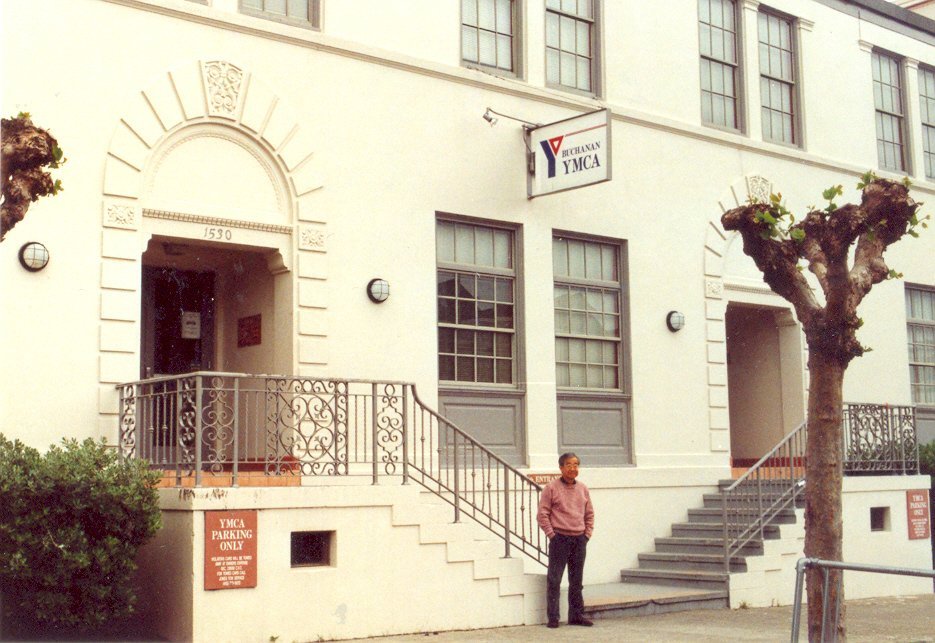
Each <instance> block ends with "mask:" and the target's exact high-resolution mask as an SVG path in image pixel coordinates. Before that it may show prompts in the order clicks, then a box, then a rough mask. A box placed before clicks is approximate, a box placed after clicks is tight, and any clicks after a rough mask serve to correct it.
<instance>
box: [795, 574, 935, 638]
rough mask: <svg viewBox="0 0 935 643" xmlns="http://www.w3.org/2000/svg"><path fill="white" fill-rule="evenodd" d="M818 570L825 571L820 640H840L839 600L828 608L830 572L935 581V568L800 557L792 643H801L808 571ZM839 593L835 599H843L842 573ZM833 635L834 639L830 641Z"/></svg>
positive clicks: (796, 580) (838, 576)
mask: <svg viewBox="0 0 935 643" xmlns="http://www.w3.org/2000/svg"><path fill="white" fill-rule="evenodd" d="M811 567H814V568H818V569H820V570H821V571H822V611H821V638H820V639H819V640H820V641H821V642H822V643H825V641H836V640H837V629H838V621H839V619H840V615H841V604H840V600H836V601H834V604H833V605H829V602H830V601H829V597H830V596H831V595H832V594H831V574H830V573H829V572H830V571H831V570H835V571H841V572H844V571H855V572H869V573H873V574H895V575H899V576H917V577H921V578H932V579H935V569H912V568H909V567H889V566H886V565H865V564H861V563H844V562H840V561H835V560H822V559H820V558H800V559H799V561H798V562H797V563H796V565H795V595H794V597H793V603H792V605H793V607H792V636H791V641H792V643H798V641H799V629H800V627H801V622H802V589H803V587H804V585H805V583H804V580H805V571H806V570H807V569H808V568H811ZM836 576H837V591H836V592H835V593H834V596H836V597H840V596H841V591H840V590H841V587H842V584H843V577H844V575H843V574H837V575H836ZM829 633H830V637H831V638H827V636H828V635H829Z"/></svg>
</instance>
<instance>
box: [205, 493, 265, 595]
mask: <svg viewBox="0 0 935 643" xmlns="http://www.w3.org/2000/svg"><path fill="white" fill-rule="evenodd" d="M256 539H257V534H256V511H206V512H205V589H242V588H245V587H256V566H257V565H256V551H257V546H256Z"/></svg>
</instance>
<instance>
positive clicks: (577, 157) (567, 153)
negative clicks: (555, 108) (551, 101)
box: [526, 109, 611, 199]
mask: <svg viewBox="0 0 935 643" xmlns="http://www.w3.org/2000/svg"><path fill="white" fill-rule="evenodd" d="M526 143H527V146H528V148H529V150H530V154H531V155H532V156H533V167H534V171H533V172H532V173H531V174H530V175H529V176H528V178H527V194H528V196H529V198H530V199H531V198H533V197H537V196H542V195H544V194H552V193H553V192H563V191H565V190H572V189H574V188H580V187H583V186H585V185H593V184H595V183H602V182H603V181H609V180H610V179H611V171H610V160H611V148H610V110H608V109H602V110H598V111H596V112H589V113H587V114H582V115H581V116H575V117H574V118H569V119H566V120H563V121H558V122H557V123H549V124H547V125H540V126H539V127H534V128H531V129H527V130H526Z"/></svg>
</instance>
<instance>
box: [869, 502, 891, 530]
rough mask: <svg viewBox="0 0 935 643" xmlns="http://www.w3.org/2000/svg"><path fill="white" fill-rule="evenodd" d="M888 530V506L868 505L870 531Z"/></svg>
mask: <svg viewBox="0 0 935 643" xmlns="http://www.w3.org/2000/svg"><path fill="white" fill-rule="evenodd" d="M889 530H890V508H889V507H870V531H889Z"/></svg>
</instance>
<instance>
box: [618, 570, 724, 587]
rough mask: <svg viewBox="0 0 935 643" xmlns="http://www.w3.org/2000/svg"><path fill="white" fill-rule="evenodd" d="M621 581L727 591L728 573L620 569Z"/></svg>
mask: <svg viewBox="0 0 935 643" xmlns="http://www.w3.org/2000/svg"><path fill="white" fill-rule="evenodd" d="M620 581H621V582H623V583H651V584H653V585H666V586H669V587H683V588H690V589H702V590H713V591H721V590H723V591H727V583H728V574H727V573H726V572H723V571H720V572H706V571H698V570H685V571H682V570H673V569H640V568H637V569H623V570H621V571H620Z"/></svg>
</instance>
